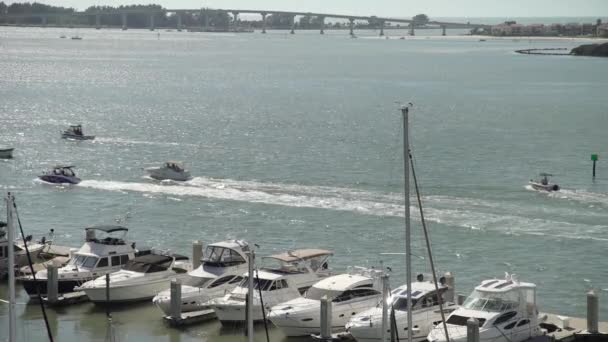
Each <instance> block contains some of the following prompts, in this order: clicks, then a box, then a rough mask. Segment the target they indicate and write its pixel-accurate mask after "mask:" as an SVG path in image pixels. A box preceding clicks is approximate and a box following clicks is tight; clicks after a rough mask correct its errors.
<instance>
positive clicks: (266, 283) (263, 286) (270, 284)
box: [239, 277, 287, 291]
mask: <svg viewBox="0 0 608 342" xmlns="http://www.w3.org/2000/svg"><path fill="white" fill-rule="evenodd" d="M258 280H259V281H258ZM285 284H287V283H286V282H285ZM239 286H240V287H242V288H245V289H246V288H248V287H249V277H243V280H242V281H241V283H240V284H239ZM286 287H287V286H286ZM253 288H254V289H255V290H262V291H268V290H271V291H272V290H273V289H274V288H276V285H274V281H272V280H269V279H257V278H253ZM271 288H272V289H271Z"/></svg>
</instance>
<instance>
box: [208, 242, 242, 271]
mask: <svg viewBox="0 0 608 342" xmlns="http://www.w3.org/2000/svg"><path fill="white" fill-rule="evenodd" d="M205 255H206V257H205V258H203V262H204V263H205V265H208V266H216V267H228V266H236V265H241V264H244V263H245V259H244V258H243V257H242V256H241V255H240V254H239V253H238V252H237V251H235V250H233V249H230V248H225V247H218V246H209V247H207V250H206V251H205Z"/></svg>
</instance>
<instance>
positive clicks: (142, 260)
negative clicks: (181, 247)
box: [122, 254, 188, 273]
mask: <svg viewBox="0 0 608 342" xmlns="http://www.w3.org/2000/svg"><path fill="white" fill-rule="evenodd" d="M184 260H188V257H186V256H183V255H179V254H174V255H158V254H148V255H143V256H138V257H135V258H134V259H131V260H129V261H128V262H127V263H126V264H125V265H124V266H123V268H122V269H123V270H125V271H132V272H138V273H156V272H164V271H167V270H169V268H171V267H172V266H173V265H174V262H175V261H184ZM174 270H176V271H177V270H179V271H180V272H181V273H183V272H186V271H185V270H182V269H174Z"/></svg>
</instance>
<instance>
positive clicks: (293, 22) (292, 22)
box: [289, 15, 296, 34]
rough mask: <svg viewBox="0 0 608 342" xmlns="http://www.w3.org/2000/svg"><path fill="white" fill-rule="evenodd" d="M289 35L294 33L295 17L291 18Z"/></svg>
mask: <svg viewBox="0 0 608 342" xmlns="http://www.w3.org/2000/svg"><path fill="white" fill-rule="evenodd" d="M289 33H290V34H295V33H296V16H295V15H292V16H291V31H290V32H289Z"/></svg>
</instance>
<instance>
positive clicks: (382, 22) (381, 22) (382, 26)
mask: <svg viewBox="0 0 608 342" xmlns="http://www.w3.org/2000/svg"><path fill="white" fill-rule="evenodd" d="M379 24H380V37H382V36H384V20H380V22H379Z"/></svg>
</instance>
